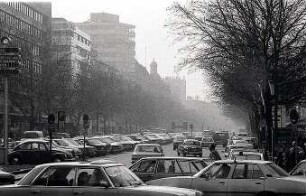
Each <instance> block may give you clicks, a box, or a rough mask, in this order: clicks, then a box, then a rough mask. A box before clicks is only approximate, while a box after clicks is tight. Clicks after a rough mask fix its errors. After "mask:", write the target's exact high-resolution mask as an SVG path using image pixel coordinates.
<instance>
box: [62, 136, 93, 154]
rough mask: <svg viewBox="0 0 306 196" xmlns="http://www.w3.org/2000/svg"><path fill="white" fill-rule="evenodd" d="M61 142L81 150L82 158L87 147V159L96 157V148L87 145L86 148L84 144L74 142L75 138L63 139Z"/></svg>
mask: <svg viewBox="0 0 306 196" xmlns="http://www.w3.org/2000/svg"><path fill="white" fill-rule="evenodd" d="M59 141H62V142H64V143H67V145H71V146H75V147H77V148H78V149H79V150H81V151H82V156H83V152H84V147H85V157H95V155H96V150H95V147H93V146H88V145H86V144H85V146H84V144H83V145H81V144H79V143H78V142H76V141H74V140H73V138H62V139H59Z"/></svg>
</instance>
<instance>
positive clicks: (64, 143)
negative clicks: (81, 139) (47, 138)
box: [54, 140, 69, 146]
mask: <svg viewBox="0 0 306 196" xmlns="http://www.w3.org/2000/svg"><path fill="white" fill-rule="evenodd" d="M54 141H55V142H56V143H57V144H58V145H60V146H69V143H68V142H67V141H65V140H54Z"/></svg>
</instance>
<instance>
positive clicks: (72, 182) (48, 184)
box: [0, 162, 202, 196]
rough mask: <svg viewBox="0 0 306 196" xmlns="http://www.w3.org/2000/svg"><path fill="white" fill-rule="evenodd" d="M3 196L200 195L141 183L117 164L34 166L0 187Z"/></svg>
mask: <svg viewBox="0 0 306 196" xmlns="http://www.w3.org/2000/svg"><path fill="white" fill-rule="evenodd" d="M0 194H1V195H5V196H30V195H33V194H37V195H43V196H55V195H67V196H70V195H71V196H72V195H82V196H100V195H105V196H131V195H133V196H142V195H147V196H182V195H184V196H201V195H202V193H200V192H199V191H195V190H190V189H180V188H174V187H160V186H151V185H146V184H144V183H143V182H142V181H141V180H140V179H139V178H138V177H137V176H136V175H135V174H134V173H133V172H131V171H130V170H129V169H128V168H126V166H124V165H123V164H120V163H103V162H102V163H91V162H69V163H53V164H43V165H38V166H36V167H35V168H34V169H33V170H32V171H31V172H29V173H28V174H27V175H26V176H25V177H24V178H23V179H21V180H20V181H19V182H18V183H17V184H14V185H6V186H1V187H0Z"/></svg>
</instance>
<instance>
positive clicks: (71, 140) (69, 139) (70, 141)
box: [65, 138, 80, 146]
mask: <svg viewBox="0 0 306 196" xmlns="http://www.w3.org/2000/svg"><path fill="white" fill-rule="evenodd" d="M65 141H67V142H69V143H70V144H72V145H74V146H79V145H80V144H79V143H78V142H76V141H74V140H73V139H72V138H66V139H65Z"/></svg>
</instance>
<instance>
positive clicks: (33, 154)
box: [8, 139, 75, 164]
mask: <svg viewBox="0 0 306 196" xmlns="http://www.w3.org/2000/svg"><path fill="white" fill-rule="evenodd" d="M72 160H75V158H74V157H73V155H72V153H70V152H69V151H67V150H65V149H61V148H56V147H53V148H52V151H50V144H49V142H47V141H45V140H39V139H32V140H26V141H23V142H21V143H20V144H18V145H17V146H16V147H15V148H14V149H13V150H12V151H11V152H10V153H9V154H8V161H9V163H11V164H39V163H46V162H51V161H54V162H59V161H72Z"/></svg>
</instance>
